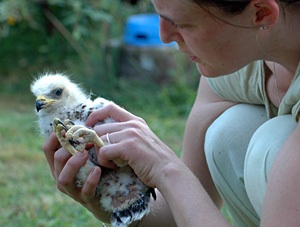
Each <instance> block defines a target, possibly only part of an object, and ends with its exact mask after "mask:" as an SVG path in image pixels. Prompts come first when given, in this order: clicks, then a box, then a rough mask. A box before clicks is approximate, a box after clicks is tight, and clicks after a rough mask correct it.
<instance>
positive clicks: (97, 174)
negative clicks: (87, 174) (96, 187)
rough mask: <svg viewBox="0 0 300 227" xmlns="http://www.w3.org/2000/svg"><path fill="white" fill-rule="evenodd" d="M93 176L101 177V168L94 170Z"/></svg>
mask: <svg viewBox="0 0 300 227" xmlns="http://www.w3.org/2000/svg"><path fill="white" fill-rule="evenodd" d="M92 174H93V175H94V176H99V175H100V168H99V167H95V168H93V170H92Z"/></svg>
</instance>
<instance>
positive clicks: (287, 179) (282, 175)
mask: <svg viewBox="0 0 300 227" xmlns="http://www.w3.org/2000/svg"><path fill="white" fill-rule="evenodd" d="M275 130H276V129H275ZM299 141H300V125H299V123H298V125H297V127H296V129H295V130H294V131H293V132H292V133H291V135H290V136H289V138H288V139H287V140H286V142H285V143H284V145H283V146H282V148H281V149H280V151H279V153H278V155H277V157H276V158H275V161H274V163H273V166H272V168H271V171H270V176H269V179H268V185H267V191H266V196H265V201H264V204H263V211H262V219H261V226H266V227H269V226H272V227H276V226H278V227H281V226H290V227H293V226H295V227H296V226H299V225H300V215H299V214H300V213H299V211H300V197H299V192H300V145H299Z"/></svg>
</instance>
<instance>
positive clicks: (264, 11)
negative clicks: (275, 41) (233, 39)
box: [249, 0, 280, 27]
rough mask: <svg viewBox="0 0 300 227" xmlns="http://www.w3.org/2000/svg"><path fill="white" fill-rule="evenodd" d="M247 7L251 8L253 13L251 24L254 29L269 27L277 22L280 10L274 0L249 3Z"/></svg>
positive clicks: (257, 0)
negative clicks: (253, 25)
mask: <svg viewBox="0 0 300 227" xmlns="http://www.w3.org/2000/svg"><path fill="white" fill-rule="evenodd" d="M249 7H251V8H252V10H253V12H254V14H253V23H254V24H255V27H262V26H267V27H270V26H272V25H274V24H275V23H276V22H277V20H278V17H279V11H280V10H279V5H278V2H277V1H276V0H254V1H250V5H249Z"/></svg>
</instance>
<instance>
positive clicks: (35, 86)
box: [30, 73, 87, 112]
mask: <svg viewBox="0 0 300 227" xmlns="http://www.w3.org/2000/svg"><path fill="white" fill-rule="evenodd" d="M30 88H31V92H32V93H33V94H34V95H35V96H36V102H35V104H36V105H35V106H36V110H37V112H39V111H40V110H42V109H45V110H46V109H51V107H56V108H55V109H59V108H61V107H64V106H67V105H77V104H78V103H81V102H83V101H84V100H85V99H86V98H87V95H86V94H84V93H83V91H82V90H81V89H80V88H79V86H78V85H77V84H75V83H73V82H71V80H70V79H69V78H68V77H67V76H65V75H63V74H59V73H56V74H49V73H47V74H43V75H41V76H40V77H38V78H37V79H35V80H34V81H33V82H32V84H31V86H30Z"/></svg>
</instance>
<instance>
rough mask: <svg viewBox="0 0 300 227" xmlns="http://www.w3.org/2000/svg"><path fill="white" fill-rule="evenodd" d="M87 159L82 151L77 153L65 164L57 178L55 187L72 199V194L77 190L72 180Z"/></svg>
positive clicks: (86, 155)
mask: <svg viewBox="0 0 300 227" xmlns="http://www.w3.org/2000/svg"><path fill="white" fill-rule="evenodd" d="M87 159H88V154H87V151H84V152H77V153H76V154H75V155H74V156H72V157H71V158H70V159H69V160H68V161H67V162H66V164H65V166H64V168H63V169H62V170H61V172H60V174H59V175H58V178H57V186H58V188H59V189H60V190H61V191H63V192H65V193H67V194H68V195H70V196H71V197H73V196H72V194H73V193H74V192H75V191H77V189H78V188H77V187H76V185H75V184H74V181H75V180H74V179H75V178H76V175H77V173H78V170H79V169H80V167H82V166H83V165H84V164H85V163H86V161H87Z"/></svg>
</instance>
